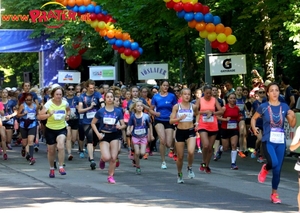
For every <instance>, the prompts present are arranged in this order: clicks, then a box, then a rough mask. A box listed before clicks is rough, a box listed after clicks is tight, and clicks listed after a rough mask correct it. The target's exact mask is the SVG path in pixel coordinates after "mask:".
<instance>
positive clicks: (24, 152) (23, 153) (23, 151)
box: [21, 147, 26, 157]
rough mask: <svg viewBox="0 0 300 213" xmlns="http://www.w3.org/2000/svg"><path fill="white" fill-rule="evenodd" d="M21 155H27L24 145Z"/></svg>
mask: <svg viewBox="0 0 300 213" xmlns="http://www.w3.org/2000/svg"><path fill="white" fill-rule="evenodd" d="M21 155H22V157H25V155H26V151H25V147H22V150H21Z"/></svg>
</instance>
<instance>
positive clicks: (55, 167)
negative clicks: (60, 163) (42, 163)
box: [54, 161, 57, 169]
mask: <svg viewBox="0 0 300 213" xmlns="http://www.w3.org/2000/svg"><path fill="white" fill-rule="evenodd" d="M54 169H57V164H56V161H54Z"/></svg>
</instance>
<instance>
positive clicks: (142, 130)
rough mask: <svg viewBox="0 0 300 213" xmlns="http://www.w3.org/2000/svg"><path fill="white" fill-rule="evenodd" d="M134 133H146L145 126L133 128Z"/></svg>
mask: <svg viewBox="0 0 300 213" xmlns="http://www.w3.org/2000/svg"><path fill="white" fill-rule="evenodd" d="M134 134H136V135H143V134H146V129H145V128H135V129H134Z"/></svg>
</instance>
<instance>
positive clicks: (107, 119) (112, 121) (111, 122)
mask: <svg viewBox="0 0 300 213" xmlns="http://www.w3.org/2000/svg"><path fill="white" fill-rule="evenodd" d="M103 123H104V124H108V125H115V123H116V119H115V118H110V117H104V118H103Z"/></svg>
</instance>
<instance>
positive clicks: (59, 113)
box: [53, 110, 66, 121]
mask: <svg viewBox="0 0 300 213" xmlns="http://www.w3.org/2000/svg"><path fill="white" fill-rule="evenodd" d="M65 114H66V112H65V111H64V110H58V111H55V112H54V113H53V118H54V120H56V121H58V120H62V119H64V117H65Z"/></svg>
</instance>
